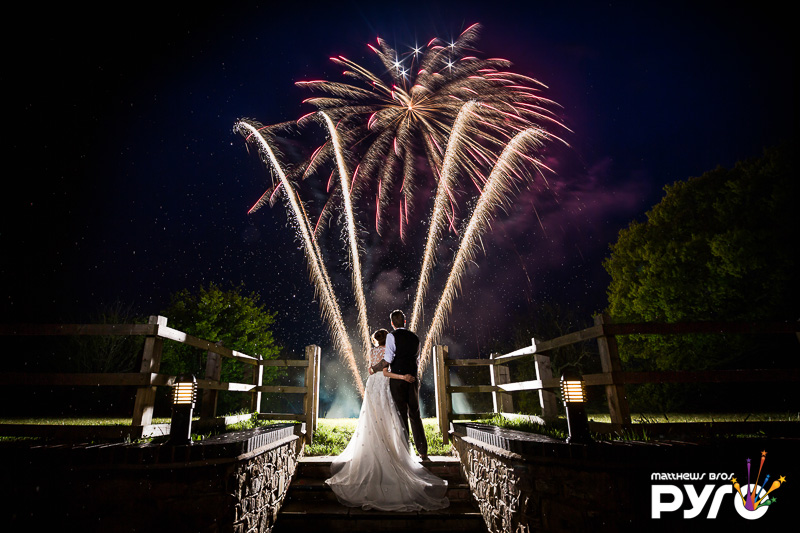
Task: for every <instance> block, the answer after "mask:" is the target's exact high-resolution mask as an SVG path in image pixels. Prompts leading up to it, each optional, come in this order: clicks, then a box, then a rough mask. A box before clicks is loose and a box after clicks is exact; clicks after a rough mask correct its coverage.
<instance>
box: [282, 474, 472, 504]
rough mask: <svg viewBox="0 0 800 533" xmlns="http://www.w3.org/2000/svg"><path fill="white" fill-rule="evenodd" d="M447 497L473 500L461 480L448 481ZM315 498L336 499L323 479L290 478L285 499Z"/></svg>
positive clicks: (308, 499)
mask: <svg viewBox="0 0 800 533" xmlns="http://www.w3.org/2000/svg"><path fill="white" fill-rule="evenodd" d="M447 498H448V499H449V500H450V501H451V502H456V501H467V502H472V501H474V499H473V497H472V492H470V490H469V485H468V484H467V483H466V482H462V481H461V480H456V481H448V483H447ZM315 500H327V501H337V500H336V494H334V492H333V490H331V488H330V487H329V486H328V485H326V484H325V480H324V479H322V478H303V477H300V478H298V477H295V478H294V479H293V480H292V484H291V485H290V486H289V492H288V493H287V501H306V502H309V501H315Z"/></svg>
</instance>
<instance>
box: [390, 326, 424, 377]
mask: <svg viewBox="0 0 800 533" xmlns="http://www.w3.org/2000/svg"><path fill="white" fill-rule="evenodd" d="M392 335H393V336H394V345H395V351H394V361H392V372H393V373H395V374H411V375H412V376H416V375H417V353H418V352H419V337H417V336H416V335H414V334H413V333H412V332H410V331H408V330H407V329H396V330H394V331H393V332H392Z"/></svg>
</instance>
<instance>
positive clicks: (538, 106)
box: [297, 24, 563, 240]
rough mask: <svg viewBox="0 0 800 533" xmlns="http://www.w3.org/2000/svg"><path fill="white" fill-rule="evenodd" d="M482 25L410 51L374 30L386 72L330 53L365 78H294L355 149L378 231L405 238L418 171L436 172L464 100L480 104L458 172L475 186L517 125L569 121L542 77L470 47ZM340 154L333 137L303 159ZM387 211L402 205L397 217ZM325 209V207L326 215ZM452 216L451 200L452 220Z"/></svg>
mask: <svg viewBox="0 0 800 533" xmlns="http://www.w3.org/2000/svg"><path fill="white" fill-rule="evenodd" d="M479 29H480V27H479V25H478V24H473V25H472V26H470V27H469V28H467V29H466V30H465V31H464V32H463V33H462V34H461V35H460V36H459V37H458V38H457V39H455V40H454V41H453V42H450V43H444V42H442V41H440V40H439V39H433V40H431V41H430V42H429V43H428V45H427V46H426V47H425V48H424V50H421V49H419V48H416V49H415V50H414V52H413V53H411V54H409V55H408V56H407V57H405V58H401V55H400V54H398V52H397V51H396V50H394V49H393V48H391V47H390V46H389V45H388V44H387V43H386V41H384V40H383V39H380V38H378V40H377V46H370V48H371V49H372V51H373V52H374V53H375V54H376V55H377V56H378V58H379V59H380V61H381V63H382V65H383V67H384V71H385V72H384V75H382V76H381V75H378V74H375V73H373V72H371V71H370V70H368V69H366V68H364V67H362V66H360V65H359V64H357V63H355V62H353V61H351V60H349V59H347V58H345V57H343V56H339V57H335V58H332V60H333V61H334V62H335V63H337V64H338V65H341V66H343V67H344V69H345V70H344V72H343V75H344V76H345V77H347V78H350V79H353V80H355V81H356V82H358V84H359V85H360V86H359V85H355V84H350V83H341V82H333V81H326V80H318V81H302V82H298V83H297V85H299V86H301V87H304V88H307V89H309V90H311V91H315V92H321V93H325V95H324V96H316V97H312V98H309V99H307V100H306V102H307V103H310V104H312V105H314V106H315V107H316V108H317V109H319V110H322V111H324V112H325V113H326V114H327V115H328V116H329V117H330V118H331V120H333V121H334V122H335V123H336V125H337V131H338V132H339V136H340V139H341V142H342V145H343V146H344V147H345V148H346V149H347V150H348V151H349V152H350V153H352V154H354V155H356V157H358V159H359V163H358V166H357V167H356V169H355V172H354V174H353V176H352V194H354V195H356V196H358V195H360V194H363V193H364V192H365V191H366V190H371V191H373V192H374V194H375V198H376V200H375V201H376V206H377V207H376V211H377V212H376V217H375V228H376V230H377V231H378V233H381V232H382V231H383V230H384V229H385V228H386V226H387V225H388V224H391V225H392V226H393V227H397V228H399V230H400V236H401V238H402V239H403V240H405V237H406V231H407V228H408V226H409V224H410V223H411V220H410V214H411V213H412V212H413V209H414V196H415V191H416V190H417V188H418V187H419V186H420V179H419V176H420V174H426V175H427V176H430V175H432V176H433V177H434V179H436V180H438V179H440V177H441V173H442V171H443V169H442V165H443V162H444V158H445V147H446V146H447V145H448V140H449V138H450V135H451V133H452V130H453V126H454V123H455V120H456V117H457V115H458V112H459V111H460V110H461V108H462V106H463V105H464V104H465V103H466V102H468V101H471V100H479V101H480V102H481V105H480V106H477V107H476V108H475V109H474V110H473V115H474V120H472V121H470V123H469V125H468V127H467V128H466V131H465V134H464V136H463V147H462V148H461V150H460V152H461V155H462V156H463V157H461V158H459V164H460V166H461V167H462V172H461V175H462V176H464V177H465V179H468V180H470V181H471V182H473V183H474V185H475V187H476V189H477V190H478V191H480V190H481V189H482V188H483V185H484V183H485V181H486V169H488V168H491V166H492V164H493V163H494V161H496V160H497V158H498V157H499V154H500V152H501V151H502V149H503V147H504V146H506V144H508V142H509V141H510V140H511V138H512V137H513V136H514V135H516V134H517V133H519V132H520V131H523V130H524V129H527V128H530V127H539V128H543V129H550V128H549V127H548V126H554V127H559V128H561V127H563V126H561V124H560V123H559V122H558V120H557V119H556V118H555V116H554V114H553V112H552V109H553V108H554V107H555V105H554V103H553V102H552V101H551V100H548V99H545V98H544V97H542V96H541V95H540V94H539V92H540V90H541V89H543V88H544V87H545V86H544V85H542V84H541V83H539V82H537V81H536V80H534V79H533V78H529V77H527V76H523V75H520V74H516V73H513V72H510V71H509V70H508V68H509V67H510V65H511V63H510V62H509V61H507V60H505V59H497V58H493V59H480V58H478V57H476V56H474V55H469V54H470V53H471V52H473V51H474V49H473V45H474V44H475V41H476V40H477V38H478V31H479ZM307 116H308V115H307ZM303 118H305V117H303ZM303 118H301V119H300V121H298V122H299V123H302V121H303ZM334 159H335V153H334V149H333V146H332V144H331V143H330V142H328V143H326V144H325V145H323V146H322V147H320V149H318V150H317V151H316V152H315V153H314V155H313V156H312V157H311V158H310V159H309V161H307V163H306V164H305V165H304V166H303V169H302V170H303V174H304V175H308V174H311V173H314V172H316V171H317V170H319V169H320V168H322V167H323V166H325V165H326V164H327V163H329V162H331V161H333V160H334ZM451 188H452V187H451V186H449V185H448V190H446V191H445V192H446V193H447V194H448V195H450V196H452V194H451V190H450V189H451ZM392 205H394V207H392ZM389 213H398V214H399V220H395V219H394V215H391V216H390V215H389ZM326 216H328V215H327V214H326V213H323V215H322V216H321V219H324V218H325V217H326ZM453 217H454V214H453V212H452V208H451V210H450V220H451V222H452V219H453ZM387 219H388V220H390V221H391V222H389V223H387Z"/></svg>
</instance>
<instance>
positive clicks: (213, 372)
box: [200, 341, 222, 419]
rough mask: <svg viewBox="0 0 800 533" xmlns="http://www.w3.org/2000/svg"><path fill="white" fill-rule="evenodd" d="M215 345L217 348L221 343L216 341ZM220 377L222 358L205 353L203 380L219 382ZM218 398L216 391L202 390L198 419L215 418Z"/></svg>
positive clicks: (213, 353) (214, 354) (218, 355)
mask: <svg viewBox="0 0 800 533" xmlns="http://www.w3.org/2000/svg"><path fill="white" fill-rule="evenodd" d="M215 344H216V345H217V346H222V341H218V342H216V343H215ZM220 376H222V356H221V355H220V354H218V353H217V352H212V351H211V350H209V351H207V352H206V374H205V378H206V379H210V380H213V381H216V382H219V379H220ZM218 398H219V391H218V390H216V389H203V401H202V403H201V404H200V418H204V419H209V418H216V416H217V399H218Z"/></svg>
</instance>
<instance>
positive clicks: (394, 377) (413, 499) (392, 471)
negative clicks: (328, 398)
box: [325, 311, 449, 511]
mask: <svg viewBox="0 0 800 533" xmlns="http://www.w3.org/2000/svg"><path fill="white" fill-rule="evenodd" d="M390 320H391V323H392V328H393V331H392V332H391V333H388V332H387V331H386V330H385V329H381V330H378V331H376V332H375V333H374V334H373V336H372V338H373V343H374V344H375V347H374V348H373V349H372V352H371V353H370V367H369V374H370V376H369V378H367V385H366V388H365V392H364V401H363V403H362V404H361V414H360V415H359V418H358V426H357V427H356V431H355V433H353V436H352V437H351V439H350V442H349V443H348V445H347V448H345V450H344V451H343V452H342V454H341V455H339V456H338V457H337V458H336V459H334V461H333V462H332V463H331V473H332V474H333V477H331V478H330V479H328V480H326V481H325V483H327V484H328V485H329V486H330V487H331V488H332V489H333V491H334V493H335V494H336V497H337V498H338V499H339V501H340V502H341V503H343V504H344V505H348V506H351V507H361V508H362V509H379V510H382V511H419V510H423V509H424V510H433V509H442V508H444V507H447V506H448V505H449V502H448V499H447V498H446V497H445V493H446V492H447V481H444V480H443V479H440V478H438V477H436V476H434V475H433V474H431V473H430V472H429V471H428V470H426V469H425V468H424V467H423V466H422V464H421V463H420V462H419V461H418V460H417V458H416V456H414V455H412V453H411V451H410V448H409V442H408V433H409V430H408V427H409V421H410V422H411V431H412V433H413V435H414V443H415V445H416V448H417V451H418V452H419V455H420V457H421V459H422V460H423V461H426V460H427V459H428V455H427V453H428V443H427V440H426V439H425V430H424V429H423V427H422V419H421V418H420V412H419V384H418V382H417V379H416V376H417V357H418V353H419V338H417V336H416V335H415V334H414V333H413V332H411V331H408V330H407V329H405V315H404V314H403V312H402V311H392V314H391V315H390Z"/></svg>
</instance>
